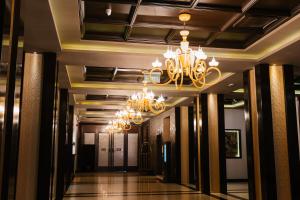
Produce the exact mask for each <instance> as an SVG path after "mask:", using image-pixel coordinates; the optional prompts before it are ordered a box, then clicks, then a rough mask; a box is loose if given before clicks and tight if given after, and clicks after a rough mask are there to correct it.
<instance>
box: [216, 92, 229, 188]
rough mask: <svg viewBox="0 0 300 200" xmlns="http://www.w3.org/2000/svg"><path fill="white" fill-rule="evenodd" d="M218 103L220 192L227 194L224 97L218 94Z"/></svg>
mask: <svg viewBox="0 0 300 200" xmlns="http://www.w3.org/2000/svg"><path fill="white" fill-rule="evenodd" d="M217 101H218V132H219V165H220V166H219V170H220V191H221V193H222V194H226V193H227V177H226V149H225V120H224V95H223V94H218V99H217Z"/></svg>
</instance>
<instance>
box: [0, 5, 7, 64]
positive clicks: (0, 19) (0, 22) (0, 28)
mask: <svg viewBox="0 0 300 200" xmlns="http://www.w3.org/2000/svg"><path fill="white" fill-rule="evenodd" d="M5 14H6V6H5V0H0V60H1V55H2V45H3V36H4V18H5V17H4V16H5Z"/></svg>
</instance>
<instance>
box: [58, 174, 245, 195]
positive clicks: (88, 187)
mask: <svg viewBox="0 0 300 200" xmlns="http://www.w3.org/2000/svg"><path fill="white" fill-rule="evenodd" d="M87 199H101V200H125V199H126V200H137V199H142V200H156V199H159V200H169V199H170V200H171V199H172V200H212V199H221V198H218V197H217V196H207V195H203V194H200V193H199V192H197V191H194V190H192V189H189V188H187V187H184V186H181V185H177V184H174V183H161V182H159V181H158V180H157V179H156V178H155V177H154V176H138V175H137V174H132V173H127V174H126V173H97V174H95V173H93V174H80V175H77V176H76V177H75V179H74V181H73V183H72V185H71V186H70V188H69V189H68V191H67V193H66V195H65V197H64V200H87ZM222 199H223V198H222ZM224 199H233V200H234V199H239V198H233V197H228V198H226V197H225V198H224Z"/></svg>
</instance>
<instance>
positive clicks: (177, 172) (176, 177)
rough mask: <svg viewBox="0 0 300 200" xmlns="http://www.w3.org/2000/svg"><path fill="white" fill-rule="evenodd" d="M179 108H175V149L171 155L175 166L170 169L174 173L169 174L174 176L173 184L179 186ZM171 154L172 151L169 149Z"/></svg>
mask: <svg viewBox="0 0 300 200" xmlns="http://www.w3.org/2000/svg"><path fill="white" fill-rule="evenodd" d="M180 116H181V114H180V107H175V129H176V131H175V144H173V145H172V146H174V147H175V149H174V153H172V154H173V155H171V160H175V162H174V164H175V166H174V167H173V166H171V169H172V170H173V169H174V172H173V173H171V174H174V176H175V177H174V179H175V182H176V183H178V184H180V183H181V152H180V146H181V145H180V132H181V131H180V130H181V126H180ZM171 152H173V151H172V149H171Z"/></svg>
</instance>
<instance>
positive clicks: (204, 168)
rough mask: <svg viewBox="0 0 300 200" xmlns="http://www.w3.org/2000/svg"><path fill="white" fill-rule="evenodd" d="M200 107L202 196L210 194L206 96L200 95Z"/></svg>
mask: <svg viewBox="0 0 300 200" xmlns="http://www.w3.org/2000/svg"><path fill="white" fill-rule="evenodd" d="M200 107H201V109H200V110H201V117H200V118H201V130H200V165H201V167H200V169H201V175H200V177H201V181H200V183H201V185H200V190H201V192H202V193H204V194H209V193H210V179H209V152H208V151H209V149H208V107H207V94H201V95H200Z"/></svg>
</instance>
